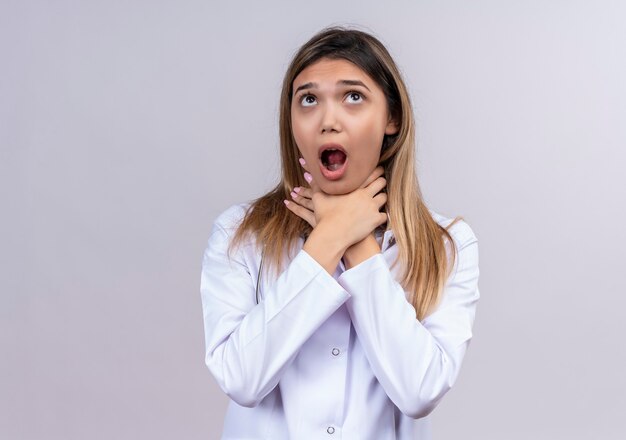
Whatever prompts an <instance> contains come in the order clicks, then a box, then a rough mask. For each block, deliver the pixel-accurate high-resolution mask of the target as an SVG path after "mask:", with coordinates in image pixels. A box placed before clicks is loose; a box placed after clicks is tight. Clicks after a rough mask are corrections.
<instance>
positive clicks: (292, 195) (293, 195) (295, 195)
mask: <svg viewBox="0 0 626 440" xmlns="http://www.w3.org/2000/svg"><path fill="white" fill-rule="evenodd" d="M291 197H293V198H294V199H295V198H296V197H298V194H296V193H295V192H293V191H291Z"/></svg>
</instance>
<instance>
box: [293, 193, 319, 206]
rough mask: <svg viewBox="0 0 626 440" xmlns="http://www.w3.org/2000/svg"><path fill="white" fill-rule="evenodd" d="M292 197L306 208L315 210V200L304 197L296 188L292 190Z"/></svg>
mask: <svg viewBox="0 0 626 440" xmlns="http://www.w3.org/2000/svg"><path fill="white" fill-rule="evenodd" d="M291 198H292V199H293V200H294V202H296V203H297V204H299V205H301V206H304V207H305V208H306V209H308V210H310V211H315V209H314V208H313V201H312V200H311V199H307V198H306V197H302V196H301V195H300V194H299V193H296V192H295V190H294V191H291Z"/></svg>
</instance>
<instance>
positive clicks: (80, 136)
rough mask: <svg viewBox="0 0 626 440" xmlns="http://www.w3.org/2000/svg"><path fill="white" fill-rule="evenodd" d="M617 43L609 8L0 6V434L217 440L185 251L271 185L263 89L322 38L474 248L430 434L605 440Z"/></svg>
mask: <svg viewBox="0 0 626 440" xmlns="http://www.w3.org/2000/svg"><path fill="white" fill-rule="evenodd" d="M624 23H626V5H625V4H624V3H623V2H619V1H586V2H583V1H535V0H533V1H517V2H514V1H495V0H494V1H487V0H476V1H431V2H425V1H421V2H419V1H406V2H401V1H391V2H371V3H368V2H353V3H350V2H338V1H336V0H335V1H326V0H324V1H317V2H292V1H284V2H280V1H264V2H252V1H249V2H228V3H227V2H219V3H218V2H200V1H176V2H174V1H171V2H164V1H133V2H127V1H99V2H94V1H69V0H62V1H61V0H60V1H55V2H47V1H7V0H2V1H0V63H1V67H2V68H1V72H0V197H1V205H0V206H1V209H2V214H1V216H0V222H1V227H0V234H1V241H0V271H1V276H0V350H1V358H0V438H2V439H46V440H47V439H63V440H68V439H93V440H97V439H113V438H114V439H148V438H149V439H198V440H199V439H214V438H218V437H219V434H220V432H221V428H222V422H223V416H224V413H225V409H226V402H227V398H226V396H225V395H224V394H223V393H222V392H221V390H220V389H219V387H218V386H217V384H216V383H215V381H214V380H213V378H212V377H211V376H210V373H209V371H208V370H207V369H206V367H205V366H204V336H203V328H202V311H201V303H200V292H199V281H200V265H201V258H202V252H203V251H204V246H205V244H206V240H207V238H208V234H209V231H210V227H211V224H212V222H213V219H214V218H215V217H216V216H217V214H219V213H220V212H221V211H223V210H224V209H226V208H227V207H228V206H230V205H232V204H234V203H239V202H243V201H246V200H250V199H252V198H255V197H258V196H260V195H261V194H263V193H264V192H266V191H267V190H269V189H270V188H271V187H273V185H274V184H275V183H276V181H277V178H278V161H277V160H278V148H277V146H278V129H277V121H278V114H277V112H278V98H279V91H280V85H281V81H282V76H283V74H284V72H285V69H286V68H287V64H288V62H289V60H290V57H291V56H292V55H293V53H294V52H295V51H296V50H297V48H298V47H299V46H300V45H301V44H303V43H304V42H305V41H306V40H307V39H308V38H310V37H311V36H312V35H313V34H314V33H315V32H317V31H318V30H320V29H321V28H322V27H324V26H327V25H330V24H355V25H359V26H360V28H361V29H364V30H369V31H371V32H373V33H374V34H375V35H377V36H378V37H379V38H380V39H381V40H382V41H383V43H384V44H386V46H387V47H388V49H389V51H390V52H391V54H392V56H393V57H394V58H395V60H396V61H397V63H398V64H399V66H400V67H401V69H402V71H403V74H404V77H405V79H406V82H407V84H408V86H409V89H410V93H411V97H412V100H413V105H414V108H415V113H416V120H417V124H418V132H419V134H418V145H417V149H418V150H417V151H418V162H419V163H418V170H419V174H420V182H421V185H422V190H423V192H424V196H425V198H426V201H427V204H428V205H429V207H430V208H432V209H434V210H435V211H437V212H440V213H441V214H443V215H446V216H449V217H452V216H455V215H462V216H463V217H464V218H465V219H466V221H467V222H468V223H469V224H470V225H471V226H472V228H473V229H474V232H475V233H476V235H477V236H478V239H479V248H480V259H481V263H480V269H481V279H480V289H481V295H482V298H481V301H480V303H479V307H478V313H477V319H476V325H475V332H474V339H473V341H472V345H471V347H470V350H469V352H468V354H467V357H466V361H465V364H464V367H463V369H462V371H461V375H460V378H459V380H458V382H457V385H456V386H455V388H454V389H453V390H452V391H451V392H450V393H449V394H448V395H447V396H446V398H445V399H444V400H443V402H442V403H441V405H440V406H439V407H438V408H437V410H435V413H434V416H433V417H434V434H435V438H436V439H439V440H441V439H459V438H464V439H477V440H478V439H480V440H491V439H494V440H501V439H507V440H517V439H532V440H541V439H568V440H569V439H590V438H593V439H617V438H622V436H623V433H624V432H626V422H625V419H624V417H623V411H624V408H626V397H625V396H626V381H625V380H624V375H623V371H624V368H625V363H626V362H625V359H626V344H624V341H623V337H624V335H625V334H626V325H625V322H624V321H625V318H624V316H625V315H624V307H625V306H626V300H625V294H626V289H625V288H624V284H623V281H620V280H621V279H620V278H619V277H620V276H621V275H623V274H624V270H623V267H622V266H623V264H624V256H623V255H624V251H623V249H624V246H625V244H626V240H625V234H624V230H625V226H624V218H625V217H626V212H625V211H626V210H625V203H624V202H625V199H626V197H625V191H624V188H626V186H625V182H624V180H625V179H624V174H623V171H622V169H623V167H624V163H626V154H625V153H624V148H625V147H626V123H625V122H624V121H625V119H626V118H625V117H626V104H625V103H626V82H625V80H624V78H626V26H624Z"/></svg>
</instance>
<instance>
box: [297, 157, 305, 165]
mask: <svg viewBox="0 0 626 440" xmlns="http://www.w3.org/2000/svg"><path fill="white" fill-rule="evenodd" d="M298 161H300V165H302V166H304V165H306V162H305V161H304V159H303V158H302V157H301V158H300V159H298Z"/></svg>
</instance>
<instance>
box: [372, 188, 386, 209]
mask: <svg viewBox="0 0 626 440" xmlns="http://www.w3.org/2000/svg"><path fill="white" fill-rule="evenodd" d="M374 201H375V202H376V204H377V205H378V209H380V208H382V207H383V206H385V203H387V193H384V192H381V193H378V194H377V195H375V196H374Z"/></svg>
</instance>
